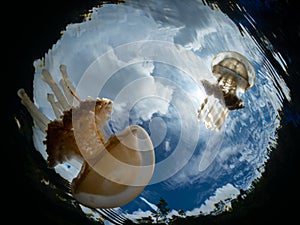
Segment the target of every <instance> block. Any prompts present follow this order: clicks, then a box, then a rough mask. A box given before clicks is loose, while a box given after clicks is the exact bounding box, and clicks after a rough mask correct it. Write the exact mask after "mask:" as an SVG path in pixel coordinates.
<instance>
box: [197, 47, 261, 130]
mask: <svg viewBox="0 0 300 225" xmlns="http://www.w3.org/2000/svg"><path fill="white" fill-rule="evenodd" d="M211 67H212V73H213V75H214V76H215V77H216V78H217V82H216V83H215V84H211V83H210V82H208V81H206V80H204V81H202V84H203V87H204V89H205V90H206V93H207V95H208V97H207V98H206V99H205V100H204V102H203V103H202V105H201V107H200V109H199V114H198V118H199V119H203V121H204V123H205V125H206V127H207V128H209V129H215V130H219V129H220V128H221V126H222V124H223V123H224V121H225V118H226V117H227V115H228V113H229V111H230V110H237V109H241V108H244V107H245V106H244V103H243V101H242V99H241V98H240V95H241V94H242V93H244V92H245V91H246V90H248V89H249V88H251V87H252V86H253V85H254V80H255V77H256V74H255V70H254V68H253V66H252V65H251V63H250V62H249V60H248V59H247V58H246V57H245V56H243V55H241V54H240V53H237V52H234V51H225V52H220V53H219V54H217V55H216V56H215V57H214V58H213V60H212V63H211Z"/></svg>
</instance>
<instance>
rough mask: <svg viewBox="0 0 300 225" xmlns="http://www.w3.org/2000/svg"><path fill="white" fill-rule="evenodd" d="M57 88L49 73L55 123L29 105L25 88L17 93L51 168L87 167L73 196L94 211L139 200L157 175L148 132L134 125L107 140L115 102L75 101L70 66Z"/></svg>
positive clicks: (45, 74)
mask: <svg viewBox="0 0 300 225" xmlns="http://www.w3.org/2000/svg"><path fill="white" fill-rule="evenodd" d="M60 71H61V74H62V79H61V80H60V83H59V84H60V86H61V89H60V88H59V86H58V84H57V83H56V82H55V81H54V80H53V78H52V76H51V74H50V73H49V71H48V70H46V69H43V70H42V79H43V81H45V82H46V83H47V84H48V85H49V87H50V88H51V90H52V91H53V94H52V93H48V96H47V99H48V101H49V103H50V105H51V106H52V109H53V112H54V115H55V116H56V119H54V120H50V119H49V118H48V117H47V116H46V115H44V114H43V113H42V112H41V111H40V110H39V108H38V107H37V106H36V105H35V104H34V103H33V102H32V101H31V100H30V98H29V96H28V95H27V94H26V92H25V91H24V89H20V90H19V91H18V96H19V97H20V98H21V102H22V104H23V105H24V106H25V107H26V108H27V110H28V111H29V113H30V114H31V116H32V118H33V120H34V122H35V124H36V125H37V127H38V128H39V129H40V130H41V131H43V132H44V133H45V135H46V139H45V140H44V144H45V145H46V152H47V154H48V158H47V162H48V165H49V167H50V168H54V167H55V166H56V165H57V164H61V163H64V162H67V161H68V160H70V159H72V158H76V159H78V160H79V161H80V162H82V166H81V169H80V171H79V172H78V174H77V176H76V177H75V178H74V179H73V180H72V182H71V192H72V195H73V197H74V198H75V199H77V200H78V201H79V202H80V203H81V204H83V205H86V206H88V207H93V208H114V207H120V206H122V205H125V204H127V203H129V202H130V201H132V200H133V199H134V198H136V197H137V196H138V195H139V194H140V193H141V192H142V191H143V189H144V188H145V187H146V185H147V184H148V183H149V181H150V179H151V177H152V174H153V171H154V164H155V162H154V160H155V156H154V148H153V145H152V142H151V139H150V137H149V135H148V133H147V132H146V131H145V130H144V129H143V128H142V127H140V126H137V125H132V126H128V127H126V128H125V129H124V130H123V131H121V132H119V133H117V134H113V135H111V136H110V137H109V138H107V140H106V139H105V137H104V135H103V134H104V131H103V126H104V125H105V123H106V121H107V120H108V119H109V117H110V113H111V112H112V103H113V102H112V101H111V100H109V99H106V98H96V99H93V98H91V97H88V98H87V99H86V100H84V101H82V100H80V99H79V97H78V96H76V93H75V88H74V85H73V83H72V82H71V80H70V79H69V77H68V75H67V71H66V66H64V65H61V66H60Z"/></svg>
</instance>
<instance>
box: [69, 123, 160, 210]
mask: <svg viewBox="0 0 300 225" xmlns="http://www.w3.org/2000/svg"><path fill="white" fill-rule="evenodd" d="M126 139H127V140H126ZM103 151H104V154H103V155H102V156H101V157H100V158H99V159H97V161H96V162H94V164H93V165H92V164H91V162H90V163H88V162H87V161H86V162H85V164H84V166H83V167H82V171H81V172H80V174H79V176H77V178H76V179H75V180H73V182H72V193H73V196H74V197H75V198H76V199H77V200H78V201H79V202H81V203H82V204H85V205H88V206H90V207H98V208H99V207H100V208H108V207H118V206H121V205H124V204H126V203H129V202H130V201H132V200H133V199H134V198H136V197H137V196H138V195H139V194H140V193H141V191H142V190H143V189H144V188H145V186H146V185H147V184H148V182H149V180H150V179H151V177H152V174H153V170H154V151H153V146H152V143H151V141H150V138H149V136H148V134H147V133H146V132H145V130H144V129H143V128H141V127H140V126H128V127H127V128H126V129H125V130H123V131H122V132H120V133H118V134H116V135H112V136H111V137H110V138H109V140H108V141H107V143H106V144H105V148H104V149H103ZM106 151H107V152H106Z"/></svg>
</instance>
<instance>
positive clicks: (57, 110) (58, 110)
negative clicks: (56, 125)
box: [47, 93, 62, 120]
mask: <svg viewBox="0 0 300 225" xmlns="http://www.w3.org/2000/svg"><path fill="white" fill-rule="evenodd" d="M47 100H48V102H49V103H50V104H51V106H52V109H53V112H54V115H55V117H56V119H57V120H59V119H60V117H61V115H62V111H61V108H60V106H59V104H58V102H56V101H55V100H54V95H53V94H50V93H48V94H47Z"/></svg>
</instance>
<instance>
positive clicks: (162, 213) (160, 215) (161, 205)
mask: <svg viewBox="0 0 300 225" xmlns="http://www.w3.org/2000/svg"><path fill="white" fill-rule="evenodd" d="M167 206H168V203H167V202H166V201H165V200H164V199H163V198H160V199H159V202H158V203H157V211H156V213H155V218H156V223H158V222H164V223H165V222H166V221H167V219H168V218H167V215H168V213H169V212H170V208H168V207H167Z"/></svg>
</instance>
